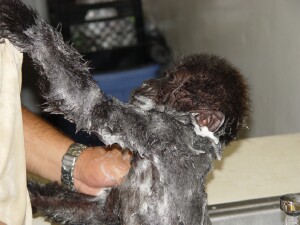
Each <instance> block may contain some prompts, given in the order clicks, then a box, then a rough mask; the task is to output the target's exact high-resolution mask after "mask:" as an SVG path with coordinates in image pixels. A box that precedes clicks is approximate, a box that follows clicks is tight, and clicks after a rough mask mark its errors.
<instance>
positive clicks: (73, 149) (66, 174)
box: [61, 143, 87, 191]
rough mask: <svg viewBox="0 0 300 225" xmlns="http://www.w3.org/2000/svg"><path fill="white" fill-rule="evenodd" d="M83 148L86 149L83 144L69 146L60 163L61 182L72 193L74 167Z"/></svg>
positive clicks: (73, 189)
mask: <svg viewBox="0 0 300 225" xmlns="http://www.w3.org/2000/svg"><path fill="white" fill-rule="evenodd" d="M85 148H87V146H86V145H83V144H78V143H74V144H72V145H70V147H69V149H68V151H67V152H66V154H65V155H64V157H63V159H62V161H61V164H62V167H61V182H62V184H63V185H65V186H66V187H68V188H69V189H70V190H72V191H75V187H74V167H75V164H76V161H77V158H78V156H79V155H80V153H81V152H82V151H83V150H84V149H85Z"/></svg>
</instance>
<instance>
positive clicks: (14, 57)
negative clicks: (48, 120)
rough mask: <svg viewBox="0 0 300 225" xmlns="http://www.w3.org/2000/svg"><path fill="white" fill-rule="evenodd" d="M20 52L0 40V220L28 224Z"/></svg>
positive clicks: (29, 209)
mask: <svg viewBox="0 0 300 225" xmlns="http://www.w3.org/2000/svg"><path fill="white" fill-rule="evenodd" d="M22 60H23V55H22V54H21V53H20V52H19V51H17V50H16V48H15V47H14V46H13V45H12V44H11V43H9V42H8V41H7V40H5V43H1V44H0V221H1V222H4V223H6V224H7V225H23V224H24V225H30V224H32V213H31V206H30V201H29V196H28V192H27V188H26V164H25V150H24V137H23V125H22V114H21V100H20V91H21V79H22V78H21V77H22V72H21V67H22Z"/></svg>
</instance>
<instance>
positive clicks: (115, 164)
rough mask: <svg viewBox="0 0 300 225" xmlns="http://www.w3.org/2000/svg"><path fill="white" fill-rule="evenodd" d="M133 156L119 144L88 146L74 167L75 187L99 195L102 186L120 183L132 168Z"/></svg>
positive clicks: (80, 190) (79, 190) (82, 191)
mask: <svg viewBox="0 0 300 225" xmlns="http://www.w3.org/2000/svg"><path fill="white" fill-rule="evenodd" d="M131 156H132V155H131V153H130V151H129V150H122V149H121V147H120V146H119V145H112V146H109V147H89V148H86V149H85V150H84V151H83V152H82V153H81V154H80V156H79V157H78V160H77V163H76V165H75V168H74V186H75V189H76V190H77V191H78V192H81V193H84V194H88V195H98V194H99V193H100V192H101V189H102V188H105V187H112V186H116V185H119V184H120V183H121V182H122V180H123V178H124V177H125V176H126V175H127V173H128V171H129V169H130V160H131Z"/></svg>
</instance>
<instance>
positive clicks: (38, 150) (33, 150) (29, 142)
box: [22, 107, 73, 181]
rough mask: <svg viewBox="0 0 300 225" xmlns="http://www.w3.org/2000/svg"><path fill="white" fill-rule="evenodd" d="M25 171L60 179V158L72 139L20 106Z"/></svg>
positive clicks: (51, 178)
mask: <svg viewBox="0 0 300 225" xmlns="http://www.w3.org/2000/svg"><path fill="white" fill-rule="evenodd" d="M22 116H23V125H24V139H25V151H26V167H27V171H28V172H31V173H33V174H36V175H39V176H41V177H43V178H46V179H49V180H51V181H60V176H61V171H60V170H61V159H62V157H63V155H64V154H65V153H66V151H67V149H68V147H69V146H70V145H71V144H72V143H73V141H72V140H71V139H70V138H68V137H66V136H64V135H63V134H62V133H61V132H59V131H58V130H56V129H55V128H54V127H52V126H51V125H50V124H48V123H47V122H46V121H44V120H43V119H42V118H40V117H38V116H37V115H35V114H33V113H32V112H30V111H29V110H27V109H25V108H24V107H22Z"/></svg>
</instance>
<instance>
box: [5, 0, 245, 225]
mask: <svg viewBox="0 0 300 225" xmlns="http://www.w3.org/2000/svg"><path fill="white" fill-rule="evenodd" d="M24 18H26V20H24ZM0 38H7V39H9V40H10V41H11V42H12V43H13V44H14V45H15V46H16V47H17V48H18V49H19V50H20V51H22V52H25V53H28V55H29V56H30V57H31V58H32V59H33V62H34V63H35V64H36V67H37V69H38V71H39V74H40V78H41V81H40V89H41V93H42V95H43V97H44V98H45V99H46V101H47V109H46V110H47V111H50V112H52V113H60V114H63V115H64V116H65V118H67V119H68V120H70V121H73V122H74V123H75V124H76V127H77V129H78V130H79V129H83V130H85V131H87V132H89V133H95V134H97V135H98V137H99V139H101V140H102V141H103V142H104V143H105V144H107V145H111V144H114V143H118V144H119V145H120V146H121V147H123V148H129V149H130V150H131V151H132V152H133V159H132V167H131V169H130V171H129V174H128V176H127V177H126V178H125V180H124V182H123V183H122V184H121V185H120V186H118V187H115V188H112V189H107V190H103V192H102V193H101V194H100V195H99V197H97V198H95V197H90V196H86V195H83V194H79V193H76V192H71V191H69V190H67V189H65V188H63V187H61V186H59V185H57V184H52V183H50V184H47V185H39V184H37V183H32V182H30V183H29V184H28V188H29V191H30V197H31V200H32V205H33V207H34V208H35V209H36V210H37V211H39V212H41V213H42V214H43V215H45V216H47V217H48V218H49V219H50V220H52V221H54V222H58V223H64V224H106V225H113V224H114V225H117V224H124V225H141V224H144V225H165V224H171V225H192V224H197V225H198V224H200V225H203V224H204V225H206V224H210V221H209V218H208V214H207V196H206V193H205V188H204V183H205V179H206V176H207V174H208V172H209V171H210V170H211V164H212V160H214V159H216V158H218V159H220V158H221V154H222V148H223V147H224V145H225V144H228V143H229V142H230V141H231V140H233V139H234V138H235V137H236V135H237V132H238V130H239V129H240V128H241V127H243V126H244V125H245V119H246V117H247V115H248V108H249V106H248V91H247V86H246V84H245V81H244V79H243V77H242V76H241V75H240V73H239V72H238V71H237V70H236V69H235V68H234V67H232V66H231V65H230V64H229V63H228V62H227V61H226V60H224V59H221V58H219V57H216V56H210V55H206V54H201V55H193V56H188V57H186V58H184V59H183V60H182V61H180V62H179V63H176V64H175V65H174V66H173V67H172V68H171V69H170V70H168V71H166V73H165V77H163V78H161V79H154V80H150V81H147V82H145V83H144V84H143V86H142V87H141V88H139V89H137V90H135V91H134V92H133V93H132V98H131V101H130V103H129V104H123V103H121V102H119V101H118V100H117V99H114V98H109V97H107V96H106V95H105V94H104V93H103V92H102V91H101V90H100V89H99V87H98V85H97V83H96V82H95V81H94V80H93V79H92V76H91V75H90V72H89V69H88V67H87V65H86V62H85V61H84V60H83V59H82V57H81V56H80V55H79V54H78V53H77V52H76V51H75V50H74V49H73V48H72V47H71V46H69V45H66V44H65V43H64V42H63V39H62V37H61V34H60V33H58V32H57V31H55V30H54V29H53V28H52V27H50V26H49V25H48V24H46V23H45V22H44V21H43V20H41V19H40V18H39V17H38V16H37V15H36V14H35V13H34V12H33V11H32V10H30V9H28V8H26V6H25V5H24V4H23V3H22V2H21V1H19V0H0Z"/></svg>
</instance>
